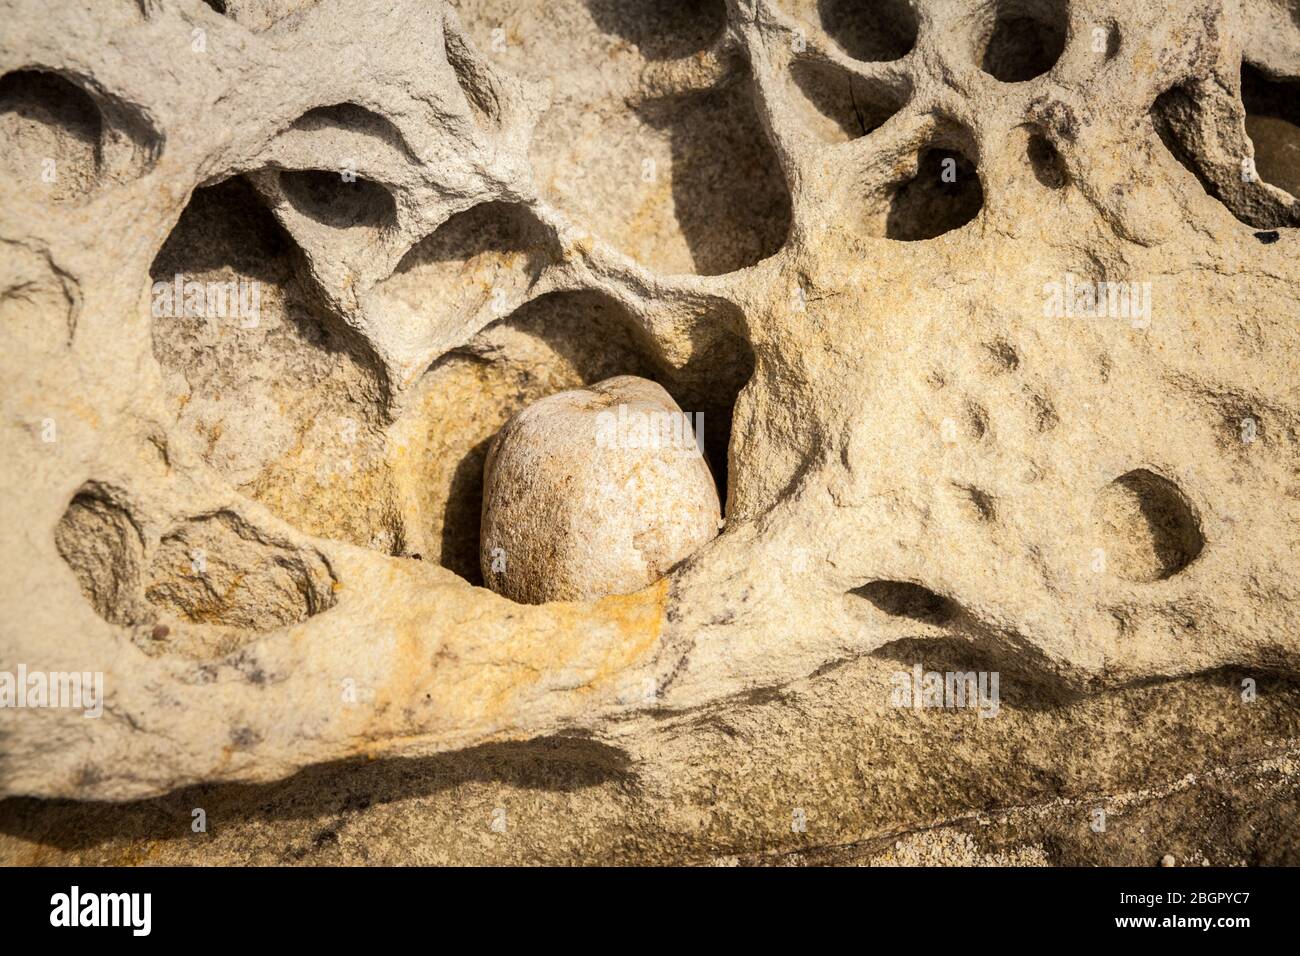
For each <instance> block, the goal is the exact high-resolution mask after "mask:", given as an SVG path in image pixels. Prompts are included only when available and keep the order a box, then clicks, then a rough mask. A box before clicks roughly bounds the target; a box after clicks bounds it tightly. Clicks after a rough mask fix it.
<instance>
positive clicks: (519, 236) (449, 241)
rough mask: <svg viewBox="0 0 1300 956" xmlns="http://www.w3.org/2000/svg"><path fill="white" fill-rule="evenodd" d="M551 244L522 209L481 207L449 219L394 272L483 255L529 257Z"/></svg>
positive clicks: (489, 204) (493, 205)
mask: <svg viewBox="0 0 1300 956" xmlns="http://www.w3.org/2000/svg"><path fill="white" fill-rule="evenodd" d="M550 244H551V243H550V234H549V233H548V232H547V231H546V230H545V229H544V228H542V225H541V223H539V222H538V221H537V218H536V217H535V216H533V215H532V214H531V213H530V212H529V211H528V210H527V209H526V208H525V207H523V206H519V205H516V204H514V203H508V202H487V203H480V204H479V205H477V206H471V207H470V208H469V209H466V210H464V211H463V212H458V213H456V214H455V215H453V216H451V217H450V218H448V219H447V221H446V222H444V223H443V224H442V225H441V226H439V227H438V228H437V229H436V230H434V231H433V233H431V234H430V235H428V236H426V237H425V238H423V239H421V240H420V241H419V242H417V243H416V244H415V245H414V246H412V247H411V248H410V249H409V250H408V251H407V253H406V255H404V256H402V260H401V261H400V262H399V263H398V264H397V268H396V270H394V271H395V272H398V273H408V272H413V271H418V270H419V269H421V268H422V267H424V266H434V265H439V264H444V263H461V262H465V261H467V260H470V259H473V258H475V257H477V256H481V255H483V254H485V253H495V254H498V255H512V254H520V255H522V256H524V257H531V256H532V254H533V253H534V252H535V251H536V250H538V249H540V248H541V247H544V246H549V245H550ZM552 251H554V250H552Z"/></svg>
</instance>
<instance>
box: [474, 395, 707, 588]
mask: <svg viewBox="0 0 1300 956" xmlns="http://www.w3.org/2000/svg"><path fill="white" fill-rule="evenodd" d="M703 429H704V419H703V418H702V417H698V418H695V417H691V416H688V415H687V414H686V413H684V412H683V411H682V410H681V409H680V408H678V407H677V403H676V402H674V401H673V399H672V396H671V395H669V394H668V393H667V392H665V391H664V390H663V388H662V387H661V386H659V385H656V384H655V383H654V382H651V381H649V380H648V379H644V378H638V377H636V376H635V375H620V376H618V377H616V378H611V379H607V380H605V381H603V382H598V383H597V384H595V385H593V386H592V387H591V388H590V389H573V390H570V391H566V392H559V393H557V394H555V395H550V396H547V397H546V398H544V399H542V400H541V401H539V402H535V403H533V404H532V405H529V406H528V407H527V408H525V409H524V410H523V411H521V412H519V413H518V414H516V415H515V416H514V417H513V418H511V419H510V421H508V422H506V424H505V425H504V426H503V427H502V429H501V431H500V432H498V433H497V437H496V438H495V439H493V441H492V447H491V448H490V449H489V450H488V456H487V462H486V464H485V465H484V469H483V527H482V531H481V539H480V562H481V565H482V571H483V579H484V581H486V582H487V585H488V587H490V588H492V590H494V591H496V592H497V593H498V594H504V595H505V596H506V597H508V598H511V599H512V600H515V601H523V602H525V603H528V604H542V603H545V602H546V601H589V600H594V599H596V598H601V597H605V596H606V595H610V594H630V593H632V592H634V591H639V590H641V589H642V588H644V587H647V586H649V585H651V584H653V583H654V582H655V581H657V580H659V578H661V577H663V576H664V574H665V573H667V572H668V570H669V569H670V568H672V566H673V565H675V564H677V563H678V562H679V561H682V560H683V559H685V558H688V557H690V556H691V555H692V554H693V553H694V552H695V551H696V550H697V549H698V548H699V547H700V546H701V545H704V544H706V543H707V542H708V541H710V540H712V538H713V537H714V535H716V534H717V533H718V526H719V524H720V522H721V519H722V511H721V508H722V506H721V504H720V503H719V502H718V490H717V487H716V486H715V485H714V483H713V475H712V474H711V473H710V472H709V466H708V463H707V462H706V461H705V459H704V448H703V441H702V439H703Z"/></svg>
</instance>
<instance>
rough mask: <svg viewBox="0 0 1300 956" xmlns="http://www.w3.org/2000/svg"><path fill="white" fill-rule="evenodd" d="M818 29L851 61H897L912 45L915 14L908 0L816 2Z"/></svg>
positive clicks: (915, 28)
mask: <svg viewBox="0 0 1300 956" xmlns="http://www.w3.org/2000/svg"><path fill="white" fill-rule="evenodd" d="M818 9H819V11H820V13H821V22H822V28H823V29H824V30H825V31H826V32H827V33H828V34H829V35H830V36H831V38H832V39H833V40H835V42H836V43H838V44H839V45H840V47H841V48H842V49H843V50H844V52H845V53H847V54H848V55H849V56H851V57H853V58H854V59H855V60H864V61H870V62H875V61H880V60H897V59H898V58H900V57H903V56H906V55H907V54H908V53H909V52H910V51H911V49H912V47H913V45H915V43H916V31H917V20H916V11H915V10H914V9H913V8H912V5H911V3H909V2H908V0H875V2H870V3H864V2H863V0H820V2H819V3H818Z"/></svg>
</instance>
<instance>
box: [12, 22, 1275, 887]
mask: <svg viewBox="0 0 1300 956" xmlns="http://www.w3.org/2000/svg"><path fill="white" fill-rule="evenodd" d="M213 6H218V7H222V8H224V10H225V15H223V14H221V13H219V12H217V11H216V10H215V9H213ZM0 12H2V14H3V20H4V22H5V23H6V28H5V30H4V33H3V36H2V37H0V135H3V138H4V141H5V143H6V144H7V148H6V149H5V150H4V151H3V152H4V155H3V157H2V161H3V163H4V164H5V175H4V176H3V177H0V190H2V191H3V192H4V199H3V203H0V243H2V244H3V249H2V250H0V252H2V253H3V254H0V322H3V326H4V330H5V333H6V348H5V349H4V350H3V351H0V379H2V381H3V385H4V388H3V412H4V414H3V416H2V418H0V429H2V430H3V431H2V434H0V440H2V441H3V444H4V447H5V449H6V455H5V458H4V461H3V465H0V474H3V481H4V495H3V501H4V516H3V521H0V541H2V542H3V543H2V544H0V553H2V554H3V555H4V557H5V559H6V564H7V570H6V574H5V575H4V577H3V579H2V580H0V692H3V691H4V689H5V688H4V684H3V679H2V678H3V675H4V674H9V675H16V674H17V673H18V672H19V669H20V668H21V669H22V671H23V673H24V674H27V673H32V674H35V675H37V676H36V677H35V678H34V679H35V680H36V682H37V684H39V683H40V676H39V675H50V674H53V673H68V672H78V673H85V674H87V675H89V679H88V686H94V680H93V678H94V676H95V675H100V676H101V677H102V687H103V695H102V698H101V699H100V701H99V703H101V704H102V715H100V716H98V717H87V716H83V710H86V709H90V708H85V707H83V708H81V709H78V708H75V707H68V706H64V707H50V706H31V705H30V701H28V703H29V706H24V707H19V708H15V707H11V706H6V707H5V708H3V709H0V794H3V795H10V796H14V797H16V799H14V800H10V801H7V802H6V803H4V804H3V805H2V807H0V834H3V835H2V836H0V847H4V851H3V852H4V854H5V856H6V858H14V859H46V860H60V859H67V858H69V857H77V858H82V859H115V860H125V859H144V858H148V859H157V860H187V859H196V858H204V855H205V854H206V855H207V858H209V859H214V860H217V859H219V860H227V861H236V860H256V861H259V862H269V861H271V860H277V859H278V860H293V859H305V860H309V859H331V860H337V859H338V854H342V856H343V858H344V859H361V858H365V854H367V853H370V854H371V855H372V856H371V858H375V857H379V858H383V859H385V860H392V859H396V858H403V859H414V860H416V861H419V862H433V861H435V860H441V861H486V860H493V861H508V860H515V861H527V860H552V859H554V860H559V859H564V860H567V861H572V860H573V859H592V860H610V861H614V860H617V861H624V860H637V859H641V860H650V859H655V860H687V859H717V858H723V859H732V858H741V859H749V858H751V857H752V856H753V855H755V854H758V853H760V852H761V853H762V854H764V855H765V858H766V856H773V857H776V858H783V857H784V856H785V855H788V854H790V853H794V852H804V851H818V850H819V848H822V849H823V850H824V848H828V847H854V848H858V849H856V850H850V851H845V853H846V854H847V856H848V857H850V858H855V857H864V856H872V855H873V854H876V852H877V850H879V847H880V846H883V845H885V844H882V843H881V842H880V841H886V843H889V844H890V845H892V842H891V841H892V840H893V839H894V835H896V834H900V833H904V832H906V831H910V830H914V829H920V828H924V827H933V826H934V825H935V824H936V823H937V822H939V821H948V824H947V826H946V827H945V828H944V829H943V830H939V831H935V832H936V833H939V832H942V833H945V834H947V835H948V837H949V838H950V839H949V843H947V844H943V845H942V846H941V847H940V849H939V850H938V851H936V852H938V853H939V855H940V856H943V855H944V854H946V855H947V856H948V857H950V858H958V859H963V860H964V859H969V858H971V856H972V854H974V855H976V856H978V855H979V853H980V852H981V851H980V850H979V847H978V846H977V847H976V848H975V850H971V848H970V846H969V844H968V842H967V841H970V840H975V841H976V842H977V843H978V839H979V838H978V835H976V836H971V834H970V833H969V832H967V829H963V828H964V827H966V826H967V823H968V822H969V821H970V820H972V819H974V814H976V812H977V811H978V812H980V813H983V814H991V815H992V816H991V817H989V819H990V820H992V821H993V822H992V824H991V826H992V828H993V829H995V830H997V831H998V833H999V835H998V837H997V839H996V840H995V841H992V842H990V843H989V844H988V848H987V850H986V851H984V852H986V853H987V855H989V856H991V857H997V858H999V859H1002V858H1008V859H1013V860H1018V861H1021V862H1034V861H1042V860H1058V861H1059V860H1066V861H1086V862H1092V861H1098V860H1100V861H1104V860H1105V859H1107V858H1109V856H1108V855H1116V856H1118V857H1120V858H1123V859H1124V860H1125V861H1127V862H1138V859H1136V858H1132V857H1131V856H1126V855H1125V854H1130V855H1131V854H1134V853H1135V852H1136V851H1134V849H1133V848H1134V847H1135V846H1138V847H1140V848H1141V850H1142V852H1143V853H1145V852H1146V851H1147V850H1150V853H1151V857H1150V858H1151V859H1152V860H1153V861H1154V860H1156V859H1159V857H1160V856H1161V855H1163V853H1164V852H1175V853H1176V855H1177V854H1183V855H1184V856H1187V857H1188V858H1206V859H1210V860H1211V861H1212V862H1239V861H1246V862H1251V861H1260V860H1268V861H1270V862H1296V861H1297V860H1298V859H1300V851H1297V849H1296V847H1295V842H1294V837H1293V836H1292V838H1291V841H1290V842H1289V843H1287V842H1286V841H1285V840H1281V842H1279V841H1278V840H1277V839H1273V837H1276V836H1277V835H1278V834H1285V833H1291V834H1294V832H1295V827H1294V820H1295V805H1296V787H1295V784H1294V780H1295V770H1294V767H1295V762H1294V755H1295V751H1296V746H1297V741H1296V738H1297V736H1300V727H1298V725H1300V709H1298V708H1297V701H1298V700H1300V698H1298V697H1297V690H1296V685H1295V684H1294V683H1293V682H1294V680H1295V678H1296V676H1297V673H1298V672H1300V603H1297V598H1298V597H1300V594H1298V593H1297V591H1298V589H1300V586H1298V585H1297V583H1296V576H1295V569H1296V566H1297V554H1298V552H1300V471H1297V461H1298V460H1300V394H1298V393H1297V387H1296V382H1297V381H1298V380H1300V376H1298V375H1297V358H1296V356H1297V346H1298V345H1300V325H1297V323H1296V321H1295V319H1296V302H1297V296H1298V294H1300V257H1298V256H1297V251H1298V250H1300V229H1298V228H1297V227H1298V226H1300V200H1298V199H1297V198H1296V195H1295V194H1294V189H1295V184H1296V181H1297V176H1298V175H1300V174H1298V173H1297V171H1296V167H1295V165H1294V157H1295V155H1296V151H1297V143H1298V142H1300V126H1298V125H1297V124H1300V115H1298V114H1297V109H1298V108H1297V103H1300V96H1297V95H1296V90H1297V86H1296V84H1297V81H1300V7H1297V5H1296V3H1295V2H1294V0H1239V2H1237V0H1234V2H1222V0H1197V2H1178V3H1175V2H1169V3H1149V4H1131V3H1128V2H1120V0H1070V2H1067V0H1025V2H1021V3H1009V2H1008V3H1003V2H983V0H924V2H917V3H915V4H908V3H904V2H901V0H900V2H897V3H892V2H891V3H883V4H865V3H863V4H851V3H847V2H843V3H841V2H838V0H836V2H832V0H729V2H726V3H723V2H720V0H719V2H716V3H693V2H685V0H682V2H669V3H661V2H655V3H651V2H645V3H641V2H613V0H610V2H605V0H564V2H555V3H540V2H539V3H518V2H514V0H511V2H506V0H500V2H497V0H473V2H471V0H461V2H457V3H452V4H449V5H448V4H440V3H433V2H418V3H417V2H409V3H408V2H396V3H384V4H378V3H375V4H370V3H361V2H347V0H274V2H272V0H239V2H236V0H227V2H226V3H225V4H214V5H205V4H203V3H200V2H197V0H176V2H165V0H138V2H134V3H132V2H127V0H119V2H115V3H104V4H98V5H95V8H94V10H93V12H89V11H88V8H87V7H85V6H84V5H72V4H53V5H51V4H47V3H43V2H37V0H5V2H3V3H0ZM623 375H635V376H639V377H642V378H647V379H650V380H653V381H655V382H658V383H659V384H660V385H661V386H662V387H663V388H664V389H665V390H666V392H667V393H668V394H669V395H670V396H671V397H672V399H673V400H674V401H675V402H676V404H677V405H678V406H679V407H680V408H682V409H685V410H687V411H690V412H703V413H704V421H705V436H704V438H705V447H706V453H707V456H708V460H709V463H710V465H711V467H712V471H713V474H714V475H715V476H716V478H717V481H718V484H719V487H720V488H721V489H722V490H723V498H724V500H725V502H726V507H725V509H724V514H725V517H726V528H725V531H724V532H723V533H722V534H720V535H719V536H718V537H717V538H716V539H714V540H712V541H711V542H709V543H708V544H707V545H705V546H703V547H702V548H700V549H699V551H698V552H696V553H695V554H694V555H693V556H692V557H691V558H690V559H689V560H688V561H686V562H685V563H683V564H682V565H680V566H678V567H677V568H675V569H674V570H673V571H672V572H671V574H669V575H667V576H666V577H664V578H662V579H659V580H657V581H655V582H654V583H652V584H650V585H649V586H648V587H645V588H643V589H641V590H639V591H637V592H635V593H633V594H627V595H618V596H611V597H607V598H603V599H600V600H572V601H558V602H553V603H547V604H540V605H531V604H526V603H520V602H518V601H513V600H510V599H509V598H507V597H504V596H502V595H498V594H495V593H493V592H492V591H491V590H489V589H487V588H485V587H483V586H482V584H483V578H482V576H481V573H480V570H479V564H478V558H479V533H480V517H479V516H480V514H481V508H482V490H481V489H482V474H483V466H484V461H485V458H486V456H487V454H488V448H489V445H490V443H491V441H492V438H493V436H494V435H495V434H496V433H497V432H498V430H499V429H500V428H501V427H502V425H504V424H505V423H506V422H507V421H508V420H509V419H510V418H511V416H512V415H514V414H515V413H517V412H519V411H520V410H521V409H523V408H525V407H527V406H528V405H530V404H532V403H533V402H536V401H537V400H538V399H544V398H545V397H546V396H550V395H554V394H555V393H557V392H562V391H564V390H566V389H581V388H587V387H590V386H592V385H594V384H596V383H599V382H601V381H603V380H606V379H609V378H611V377H614V376H623ZM926 672H934V673H937V674H938V675H939V681H938V685H939V687H940V692H939V693H938V696H937V697H936V696H934V695H933V694H932V693H931V691H932V690H933V688H934V686H935V685H934V684H933V683H932V682H930V681H929V680H928V679H927V677H926ZM952 672H963V673H969V674H971V675H973V676H974V677H975V678H977V679H976V680H975V683H973V684H972V685H970V689H971V693H970V694H969V695H968V696H969V698H970V700H967V701H966V703H967V704H969V703H972V702H975V703H979V702H983V703H986V704H996V707H984V708H983V709H980V708H977V707H973V706H960V707H959V706H949V705H952V704H954V703H955V700H956V699H955V697H954V696H953V695H952V694H951V693H949V694H947V695H946V696H945V693H944V690H943V688H944V680H943V678H944V676H945V674H948V673H952ZM994 675H996V676H997V678H998V685H997V686H998V692H997V694H996V699H994V695H993V694H992V688H993V685H992V683H991V680H989V678H991V677H992V676H994ZM913 676H914V677H915V679H914V680H913V679H911V678H912V677H913ZM981 676H982V677H983V678H985V680H984V683H980V681H979V680H978V678H980V677H981ZM10 683H11V685H12V681H11V682H10ZM949 683H950V684H953V683H954V682H949ZM954 686H961V687H965V686H966V685H965V684H964V683H960V682H956V683H955V684H954ZM24 699H26V698H24ZM83 703H85V701H83ZM981 714H984V716H981ZM379 757H385V758H391V759H386V760H382V761H375V760H371V762H370V763H368V764H363V763H360V762H359V761H360V760H361V758H379ZM352 758H356V759H352ZM1229 763H1231V764H1233V765H1234V766H1236V767H1238V768H1240V769H1238V770H1232V769H1216V768H1223V767H1224V765H1226V764H1229ZM317 764H328V765H329V766H324V767H314V766H313V765H317ZM367 767H369V768H370V769H366V768H367ZM303 768H308V769H303ZM299 770H302V775H301V776H299V777H297V778H294V779H292V780H289V781H287V782H277V781H283V780H284V778H286V777H290V775H292V774H294V772H295V771H299ZM1189 774H1190V775H1195V780H1199V781H1200V782H1199V783H1196V782H1195V781H1193V782H1191V783H1187V784H1180V783H1179V781H1183V780H1185V779H1186V778H1187V776H1188V775H1189ZM1202 774H1204V775H1205V776H1201V775H1202ZM1234 774H1240V777H1239V778H1238V777H1237V776H1234ZM324 776H328V777H329V779H330V780H331V781H332V783H331V784H330V785H329V786H322V785H321V779H322V777H324ZM1243 781H1245V782H1243ZM1180 786H1181V787H1182V789H1178V788H1179V787H1180ZM1196 787H1203V788H1208V789H1209V790H1210V791H1212V792H1214V793H1218V794H1220V795H1222V796H1223V797H1224V801H1225V802H1226V803H1231V804H1232V805H1233V806H1235V807H1238V808H1241V811H1240V812H1241V814H1245V815H1248V816H1250V819H1251V822H1250V827H1253V829H1250V830H1249V833H1250V834H1258V836H1251V835H1247V831H1245V830H1242V831H1235V830H1232V829H1231V827H1225V826H1224V825H1223V821H1222V820H1216V819H1215V818H1214V817H1213V815H1212V814H1211V813H1210V811H1209V810H1207V809H1205V807H1204V805H1203V803H1201V802H1199V801H1198V800H1197V799H1196V798H1195V796H1192V795H1193V794H1196V793H1199V792H1201V791H1198V790H1196V789H1195V788H1196ZM181 788H190V789H181ZM1144 788H1150V789H1149V791H1147V792H1146V795H1145V796H1143V795H1142V793H1140V791H1143V790H1144ZM176 790H180V793H179V794H174V795H172V796H170V797H166V798H164V799H163V800H162V801H160V802H158V803H148V804H136V805H133V806H132V807H128V808H120V807H102V806H97V805H88V804H79V803H52V804H46V803H37V802H35V801H33V800H30V799H27V798H28V797H47V798H48V797H56V798H64V799H66V800H77V801H86V800H111V801H124V800H134V799H140V798H151V797H154V796H156V795H160V794H165V793H168V792H170V791H176ZM322 791H327V792H330V793H332V794H346V797H340V798H339V801H341V802H331V800H332V799H333V798H332V797H331V798H319V797H316V798H313V799H315V800H316V802H315V803H313V802H311V800H308V798H307V797H305V796H304V794H319V793H320V792H322ZM1152 794H1155V796H1153V795H1152ZM1180 794H1181V796H1180ZM1251 794H1255V795H1256V797H1255V799H1256V800H1257V802H1255V803H1252V802H1251V800H1252V798H1251V796H1250V795H1251ZM1164 799H1168V800H1170V801H1173V802H1174V803H1178V804H1179V805H1184V806H1188V807H1191V808H1193V809H1189V810H1188V811H1187V816H1186V825H1185V827H1183V828H1181V829H1180V827H1179V825H1178V824H1177V823H1171V822H1169V821H1168V820H1161V821H1158V822H1159V824H1160V825H1158V826H1157V825H1155V824H1154V823H1153V818H1152V815H1153V814H1155V815H1157V816H1158V811H1156V810H1150V809H1149V808H1150V807H1151V806H1152V804H1151V803H1150V801H1152V800H1156V801H1159V800H1164ZM1144 800H1145V801H1147V802H1145V803H1144V802H1143V801H1144ZM198 801H204V802H206V804H208V805H210V806H209V809H211V810H212V833H211V839H209V838H207V837H203V838H198V839H196V838H194V834H193V833H192V831H191V829H190V809H191V808H192V807H200V806H204V805H205V803H204V802H198ZM304 801H306V802H304ZM1048 804H1051V805H1052V807H1053V808H1055V809H1053V810H1051V811H1050V812H1048V811H1044V812H1043V814H1040V815H1039V816H1037V817H1033V816H1032V815H1031V816H1030V817H1025V816H1023V815H1020V816H1017V815H1015V814H1010V815H1002V816H999V814H1002V813H1003V811H1004V810H1006V808H1011V807H1018V808H1026V807H1034V806H1036V805H1044V806H1046V805H1048ZM1098 805H1100V806H1104V807H1105V808H1106V809H1107V813H1108V814H1109V815H1110V818H1111V821H1112V822H1111V824H1110V828H1109V829H1104V830H1100V831H1099V830H1096V829H1093V828H1092V827H1091V823H1092V819H1093V818H1092V816H1091V815H1092V811H1093V810H1094V809H1096V806H1098ZM1198 806H1199V809H1195V808H1197V807H1198ZM1144 807H1145V808H1148V809H1142V808H1144ZM365 808H369V809H365ZM1063 808H1064V809H1063ZM1125 808H1133V809H1132V812H1130V813H1128V814H1127V816H1126V812H1125ZM159 809H163V810H166V811H167V812H164V813H161V814H160V813H159V812H158V810H159ZM498 810H499V811H501V814H498V812H497V811H498ZM1234 819H1235V818H1234ZM505 820H508V821H509V822H508V823H506V822H504V821H505ZM96 821H98V822H96ZM110 821H118V824H120V825H117V824H114V823H112V822H110ZM963 821H965V822H963ZM498 824H500V825H499V826H498ZM994 824H995V825H994ZM302 826H309V827H311V828H313V831H315V830H319V831H320V832H321V833H325V832H329V833H332V834H334V839H333V840H332V841H331V840H329V839H325V840H323V841H322V840H320V839H315V838H302V833H301V831H300V829H299V828H301V827H302ZM1126 827H1131V828H1132V829H1131V830H1129V831H1126V829H1125V828H1126ZM1139 828H1143V832H1145V833H1146V836H1142V837H1139V836H1137V835H1136V834H1137V833H1138V829H1139ZM393 832H404V833H407V832H409V834H410V838H409V839H401V840H400V841H390V843H389V844H384V843H383V840H382V839H379V838H378V837H377V835H382V834H391V833H393ZM1270 834H1271V835H1273V836H1269V835H1270ZM498 838H499V839H498ZM1268 840H1272V841H1273V842H1271V843H1268V844H1267V846H1266V845H1265V841H1268ZM1135 841H1136V842H1135ZM1155 841H1159V845H1157V843H1156V842H1155ZM944 846H947V847H949V849H950V850H951V847H953V846H957V847H959V848H960V852H959V851H958V850H951V852H949V850H944V849H943V847H944ZM285 847H288V848H289V849H288V850H286V849H284V848H285ZM377 847H379V848H378V849H377ZM908 847H912V850H914V849H915V847H913V846H912V845H911V844H910V843H908V841H907V840H902V841H899V849H898V850H897V853H896V855H897V856H898V858H899V859H902V860H904V861H906V860H908V859H926V858H928V856H927V854H926V853H916V852H911V850H909V849H908ZM1099 848H1100V849H1099ZM825 852H830V851H825Z"/></svg>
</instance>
